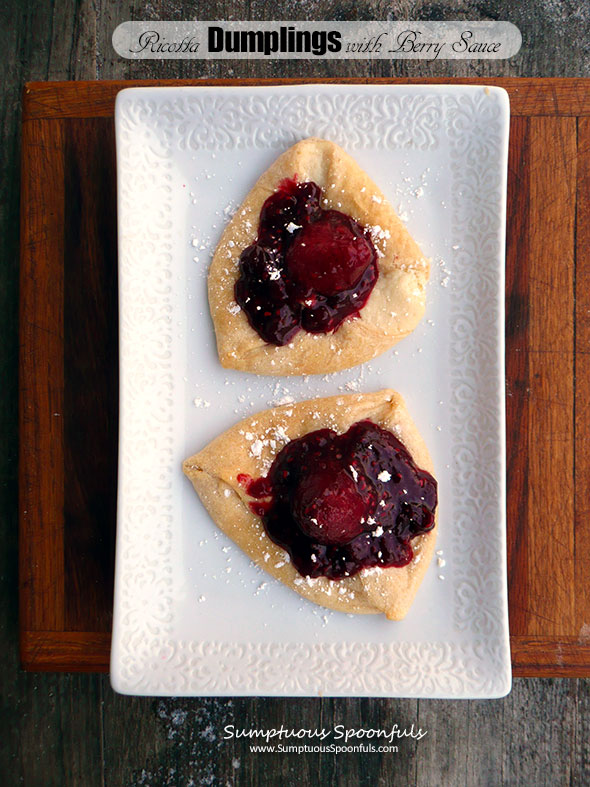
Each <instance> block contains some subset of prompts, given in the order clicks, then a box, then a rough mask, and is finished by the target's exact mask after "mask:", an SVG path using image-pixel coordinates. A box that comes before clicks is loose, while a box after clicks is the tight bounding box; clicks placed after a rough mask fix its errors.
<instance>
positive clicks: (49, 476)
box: [19, 79, 590, 676]
mask: <svg viewBox="0 0 590 787" xmlns="http://www.w3.org/2000/svg"><path fill="white" fill-rule="evenodd" d="M298 81H299V82H303V81H305V82H307V83H309V82H310V81H313V80H274V81H272V82H267V83H266V84H287V83H296V82H298ZM323 81H326V80H323ZM334 81H337V80H334ZM347 81H348V82H364V81H372V82H381V83H382V84H391V83H392V82H393V83H396V82H399V83H407V82H414V83H418V82H427V81H429V82H432V83H434V82H439V83H440V82H447V83H448V82H453V81H454V82H456V83H460V84H465V83H476V84H496V85H501V86H502V87H505V88H506V89H507V90H508V92H509V94H510V103H511V111H512V120H511V128H510V156H509V172H508V226H507V238H508V240H507V262H506V268H507V270H506V274H507V275H506V403H507V440H508V457H507V458H508V578H509V592H510V630H511V645H512V660H513V665H514V674H515V675H521V676H523V675H525V676H533V675H534V676H543V675H545V676H566V675H569V676H590V517H589V514H590V496H588V492H589V491H590V430H589V424H590V222H589V220H588V212H589V208H590V80H587V79H586V80H583V79H542V80H538V79H496V80H492V79H488V80H483V79H482V80H475V79H473V80H467V79H461V80H347ZM156 84H160V85H165V84H174V85H179V84H187V85H190V84H194V85H215V84H223V85H227V84H250V85H252V84H260V81H256V80H242V81H240V82H234V81H231V80H220V81H218V82H213V81H207V82H206V81H201V80H199V81H188V80H187V81H181V80H175V81H144V82H64V83H32V84H28V85H26V86H25V90H24V100H23V136H22V203H21V294H20V299H21V302H20V430H21V442H20V557H19V559H20V634H21V659H22V664H23V666H24V668H25V669H30V670H41V669H49V670H106V669H107V668H108V660H109V646H110V627H111V611H112V602H113V567H114V544H115V511H116V489H117V385H118V370H117V366H118V356H117V245H116V238H117V229H116V204H115V194H116V182H115V144H114V125H113V111H114V101H115V96H116V94H117V92H118V91H119V90H121V89H122V88H125V87H130V86H133V85H137V86H140V85H156Z"/></svg>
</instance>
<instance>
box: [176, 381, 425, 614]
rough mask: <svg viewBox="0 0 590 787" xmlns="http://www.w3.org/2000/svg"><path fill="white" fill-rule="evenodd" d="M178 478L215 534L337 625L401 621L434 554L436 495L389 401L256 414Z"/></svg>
mask: <svg viewBox="0 0 590 787" xmlns="http://www.w3.org/2000/svg"><path fill="white" fill-rule="evenodd" d="M183 470H184V473H185V474H186V475H187V477H188V478H189V479H190V481H191V482H192V484H193V487H194V489H195V490H196V492H197V493H198V495H199V497H200V498H201V500H202V502H203V504H204V505H205V507H206V509H207V510H208V512H209V514H210V515H211V517H212V518H213V520H214V522H215V523H216V525H217V526H218V527H219V528H220V529H221V530H222V531H223V532H224V533H226V534H227V535H228V536H229V537H230V538H231V539H232V540H233V541H234V542H235V543H236V544H237V545H238V546H239V547H240V548H241V549H242V550H243V551H244V552H245V553H246V554H247V555H248V556H249V557H250V558H251V559H252V560H253V561H254V562H255V563H256V565H258V566H259V567H260V568H262V569H264V570H265V571H267V572H268V573H269V574H271V575H272V576H273V577H276V578H277V579H279V580H280V581H281V582H283V583H284V584H285V585H287V586H288V587H290V588H291V589H292V590H294V591H295V592H296V593H299V594H300V595H301V596H303V597H304V598H306V599H309V600H310V601H312V602H314V603H316V604H319V605H321V606H323V607H328V608H330V609H334V610H339V611H342V612H347V613H357V614H371V613H384V614H385V615H386V616H387V617H388V618H389V619H391V620H400V619H402V618H403V617H404V616H405V615H406V613H407V612H408V610H409V608H410V606H411V604H412V601H413V599H414V596H415V595H416V592H417V590H418V587H419V585H420V583H421V582H422V579H423V577H424V575H425V572H426V570H427V568H428V565H429V563H430V561H431V559H432V556H433V553H434V546H435V540H436V529H437V523H436V509H437V486H436V481H435V479H434V477H433V476H432V462H431V459H430V455H429V453H428V450H427V447H426V445H425V443H424V440H423V439H422V437H421V436H420V434H419V432H418V430H417V428H416V426H415V424H414V423H413V421H412V419H411V418H410V415H409V413H408V411H407V408H406V406H405V404H404V401H403V400H402V398H401V396H400V395H399V394H397V393H396V392H395V391H392V390H389V389H386V390H383V391H379V392H377V393H368V394H350V395H346V396H334V397H328V398H325V399H313V400H310V401H304V402H300V403H298V404H289V405H283V406H281V407H276V408H273V409H270V410H265V411H263V412H260V413H257V414H255V415H253V416H251V417H249V418H246V419H245V420H243V421H240V422H239V423H237V424H236V425H235V426H233V427H231V428H230V429H228V430H227V431H226V432H224V433H223V434H222V435H220V436H219V437H217V438H216V439H215V440H213V442H211V443H210V444H209V445H208V446H206V447H205V448H203V449H202V450H201V451H199V452H198V453H196V454H194V456H191V457H189V458H188V459H186V460H185V462H184V464H183Z"/></svg>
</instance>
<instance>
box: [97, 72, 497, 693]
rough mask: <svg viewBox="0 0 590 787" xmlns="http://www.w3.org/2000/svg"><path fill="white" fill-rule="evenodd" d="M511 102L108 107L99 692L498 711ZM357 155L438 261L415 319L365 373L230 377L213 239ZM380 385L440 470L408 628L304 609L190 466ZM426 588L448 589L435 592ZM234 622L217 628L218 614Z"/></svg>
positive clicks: (200, 101)
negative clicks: (204, 494)
mask: <svg viewBox="0 0 590 787" xmlns="http://www.w3.org/2000/svg"><path fill="white" fill-rule="evenodd" d="M508 117H509V111H508V100H507V96H506V94H505V93H504V91H502V90H500V89H497V88H485V89H484V88H479V87H457V86H437V87H435V86H391V87H384V86H378V87H377V86H375V87H373V86H338V85H330V86H322V85H315V86H299V87H268V88H198V87H196V88H134V89H130V90H124V91H122V92H121V93H120V94H119V97H118V99H117V107H116V131H117V167H118V205H119V292H120V295H119V298H120V301H119V303H120V367H121V368H120V373H121V383H120V386H121V387H120V449H119V501H118V528H117V565H116V588H115V611H114V612H115V615H114V628H113V648H112V655H111V676H112V682H113V686H114V687H115V688H116V689H117V690H118V691H122V692H126V693H132V694H173V695H180V694H183V695H192V694H194V695H199V694H204V695H232V694H234V695H249V694H250V695H252V694H262V695H268V694H275V695H306V694H317V693H322V694H324V695H326V694H327V695H345V696H346V695H358V696H361V695H367V696H408V697H409V696H413V697H495V696H502V695H503V694H505V693H506V692H507V691H509V689H510V681H511V677H510V652H509V644H508V618H507V591H506V565H505V560H506V558H505V549H506V543H505V542H506V538H505V444H504V344H503V341H504V339H503V330H504V314H503V309H504V306H503V297H504V232H505V192H506V160H507V141H508ZM312 135H314V136H323V137H326V138H329V139H332V140H333V141H334V142H337V143H338V144H340V145H342V146H343V147H344V148H346V149H347V150H349V151H351V152H352V153H353V155H355V157H356V158H357V160H358V161H359V162H360V163H361V165H362V166H364V167H365V168H366V169H367V171H368V172H369V174H370V175H371V176H372V177H373V179H374V180H376V181H377V182H378V183H379V185H380V187H381V188H382V189H383V190H384V192H385V193H386V195H387V196H388V197H389V198H390V199H391V200H392V202H393V204H394V205H395V206H396V207H397V208H398V210H399V212H400V215H401V216H402V218H404V220H406V221H407V224H408V227H409V229H410V231H411V232H412V234H413V235H414V236H415V237H416V238H417V240H418V241H419V242H420V244H421V245H422V247H423V249H424V251H425V252H426V254H427V255H429V256H432V258H433V262H432V277H431V283H430V285H429V293H428V305H427V313H426V317H425V319H424V321H423V323H422V324H421V325H420V326H419V328H418V329H417V330H416V331H415V332H414V334H412V336H410V337H408V338H407V339H405V340H404V341H403V342H401V343H400V344H399V345H398V346H397V347H396V348H394V350H392V351H390V352H388V353H385V354H384V355H383V356H381V357H380V358H378V359H375V361H373V362H371V363H370V364H365V365H364V366H363V367H357V368H356V369H354V370H349V371H348V372H342V373H338V374H335V375H330V376H329V377H327V378H320V377H314V378H310V379H306V380H304V379H301V380H293V379H292V378H290V379H289V380H288V381H287V380H286V379H285V378H269V377H267V378H258V377H255V376H254V375H247V374H243V373H238V372H228V371H226V370H223V369H222V368H221V367H220V366H219V363H218V361H217V359H216V355H215V346H214V337H213V335H212V326H211V322H210V319H209V316H208V309H207V300H206V286H205V283H206V273H207V266H208V263H209V261H210V257H211V254H212V252H213V250H214V248H215V245H216V242H217V240H218V238H219V236H220V234H221V231H222V228H223V224H224V222H225V221H226V220H227V219H228V218H229V216H230V215H231V212H232V210H234V209H235V208H236V207H237V206H238V205H239V203H240V202H241V200H242V199H243V198H244V196H245V195H246V193H247V191H248V190H249V188H250V187H251V185H252V184H253V183H254V181H255V179H256V178H257V176H258V175H259V174H260V173H261V172H262V171H263V169H265V168H266V166H268V164H270V163H271V161H272V160H273V159H274V158H275V157H276V155H277V154H278V153H279V152H281V151H282V150H284V149H286V148H287V147H288V146H289V145H290V144H292V143H294V142H295V141H297V140H299V139H302V138H304V137H307V136H312ZM380 387H393V388H396V389H397V390H399V391H400V392H401V393H402V394H403V395H404V397H405V398H406V400H407V402H408V405H409V408H410V412H411V413H412V415H413V417H414V418H415V420H416V422H417V424H418V426H419V428H420V431H421V432H422V433H423V435H424V436H425V438H426V440H427V443H428V445H429V447H430V449H431V453H432V455H433V459H434V462H435V468H436V473H437V477H438V478H439V482H440V489H441V506H440V518H439V523H440V536H439V546H440V548H441V550H442V555H439V556H438V558H440V559H435V561H434V565H433V566H431V568H430V569H429V573H428V575H427V578H426V579H425V581H424V583H423V585H422V587H421V588H420V591H419V594H418V597H417V599H416V602H415V603H414V607H413V608H412V610H411V611H410V613H409V615H408V618H407V619H406V620H405V621H403V622H401V623H390V622H387V621H384V620H381V619H380V617H381V616H367V617H362V618H352V617H351V616H346V615H342V614H340V613H333V612H327V611H324V610H322V609H320V608H314V607H313V605H311V604H309V603H308V602H305V601H303V600H301V599H300V598H299V597H297V596H296V595H295V594H293V593H292V592H291V591H289V590H288V589H287V588H284V587H283V586H281V585H280V584H279V583H277V582H276V581H274V580H272V579H270V578H269V577H267V576H265V575H263V574H262V573H261V572H260V571H259V570H258V569H256V568H255V567H254V566H253V565H252V564H251V563H250V562H249V561H248V560H247V559H246V558H245V557H244V556H243V555H241V553H239V551H238V550H237V548H235V547H233V546H232V545H231V543H230V542H229V541H227V539H225V537H224V536H222V535H221V534H218V533H216V532H215V528H214V526H213V525H212V523H211V522H210V520H209V518H208V516H207V514H206V512H205V511H204V509H203V508H202V507H201V506H200V503H199V501H198V500H197V499H196V496H195V495H194V492H193V491H192V489H188V488H187V487H188V486H190V485H189V484H188V482H186V479H184V478H183V477H182V473H181V470H180V462H181V460H182V459H183V458H184V457H185V456H187V455H189V454H191V453H194V452H195V451H196V450H198V449H199V448H200V447H202V446H203V445H204V444H205V443H206V442H208V440H210V439H211V438H212V437H214V436H215V435H216V434H218V433H219V432H221V431H223V429H225V428H227V427H228V426H229V425H231V424H232V423H233V422H235V421H236V420H238V419H239V418H241V417H244V416H246V415H247V414H250V413H253V412H256V411H257V410H260V409H264V408H265V407H267V406H270V405H272V404H276V403H278V401H280V399H281V398H282V399H284V398H285V397H291V398H293V399H295V400H300V399H304V398H309V396H310V395H311V396H315V395H329V394H333V393H337V392H339V391H342V392H349V391H351V390H376V389H377V388H380ZM441 577H443V578H442V579H441ZM228 610H229V611H228Z"/></svg>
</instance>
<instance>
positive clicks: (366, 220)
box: [208, 138, 429, 375]
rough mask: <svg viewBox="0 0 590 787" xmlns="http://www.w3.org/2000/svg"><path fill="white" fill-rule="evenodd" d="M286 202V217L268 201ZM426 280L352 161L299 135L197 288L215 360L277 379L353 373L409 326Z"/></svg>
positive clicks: (239, 215)
mask: <svg viewBox="0 0 590 787" xmlns="http://www.w3.org/2000/svg"><path fill="white" fill-rule="evenodd" d="M305 184H310V185H309V188H307V186H306V187H305V188H303V187H304V186H305ZM311 184H315V186H313V185H311ZM316 187H319V190H318V189H317V188H316ZM312 192H313V193H312ZM310 194H311V197H310ZM271 195H275V199H274V202H273V204H272V205H271V206H270V208H269V207H268V206H269V203H268V199H269V198H270V197H271ZM277 195H278V196H277ZM293 195H295V198H296V199H297V200H299V201H298V202H297V206H296V207H294V208H293V211H294V213H289V211H290V210H291V208H288V209H287V210H286V212H285V209H284V205H283V206H282V207H281V206H279V205H278V203H277V199H278V198H279V197H280V198H282V197H284V198H285V200H286V202H285V204H286V203H287V202H288V201H289V200H292V198H293ZM310 199H311V200H313V199H315V200H316V207H315V208H314V207H311V208H310V207H309V206H310V204H311V203H310ZM306 200H307V202H306ZM279 201H280V200H279ZM281 205H282V203H281ZM317 205H319V209H318V208H317ZM263 208H264V212H263V222H262V224H261V210H262V209H263ZM271 208H272V210H271ZM273 210H274V213H273ZM306 211H307V213H306ZM270 214H272V215H270ZM312 214H313V215H312ZM281 215H283V217H284V223H283V225H282V226H281V228H280V229H279V230H277V231H276V232H275V233H274V234H273V230H276V221H277V217H278V218H279V219H280V217H281ZM265 222H266V223H265ZM273 222H274V224H273ZM311 225H313V226H311ZM277 233H278V235H277ZM277 238H278V240H277ZM269 239H270V240H269ZM273 244H274V245H273ZM261 248H262V251H261ZM247 249H249V251H248V253H247V257H248V259H247V260H246V261H245V258H244V257H243V256H242V260H241V259H240V257H241V255H242V254H243V253H244V252H245V250H247ZM318 250H319V251H318ZM428 275H429V266H428V262H427V261H426V259H425V258H424V256H423V254H422V252H421V251H420V249H419V248H418V246H417V244H416V243H415V242H414V240H413V239H412V237H411V236H410V234H409V233H408V231H407V229H406V228H405V226H404V225H403V224H402V222H401V220H400V219H399V218H398V216H397V215H396V213H395V211H394V209H393V208H392V206H391V205H390V204H389V203H388V202H387V200H386V199H385V197H384V195H383V194H382V192H381V191H380V190H379V188H378V187H377V186H376V185H375V184H374V183H373V181H372V180H371V179H370V178H369V177H368V175H367V174H366V173H365V172H364V171H363V170H362V169H361V168H360V167H359V165H358V164H357V163H356V162H355V161H354V159H352V158H351V157H350V156H349V155H348V154H347V153H345V151H344V150H342V148H340V147H338V145H335V144H334V143H332V142H329V141H327V140H323V139H315V138H310V139H305V140H303V141H301V142H298V143H297V144H296V145H294V146H293V147H291V148H289V150H287V151H286V152H285V153H283V154H282V155H281V156H279V158H278V159H277V160H276V161H275V162H274V164H272V166H271V167H270V168H269V169H268V170H267V171H266V172H265V173H264V174H263V175H262V176H261V177H260V179H259V180H258V182H257V183H256V185H255V186H254V187H253V189H252V190H251V191H250V193H249V194H248V196H247V197H246V199H245V200H244V202H243V204H242V205H241V206H240V208H238V210H237V211H236V213H235V215H234V217H233V218H232V220H231V221H230V223H229V224H228V226H227V227H226V229H225V231H224V233H223V235H222V237H221V240H220V242H219V245H218V246H217V249H216V251H215V254H214V257H213V261H212V264H211V269H210V272H209V279H208V289H209V303H210V308H211V314H212V317H213V323H214V326H215V333H216V337H217V349H218V353H219V358H220V360H221V363H222V365H223V366H225V367H227V368H231V369H241V370H244V371H250V372H256V373H258V374H276V375H296V374H325V373H327V372H335V371H339V370H341V369H347V368H349V367H351V366H356V365H357V364H360V363H363V362H364V361H367V360H370V359H371V358H374V357H375V356H377V355H379V354H380V353H382V352H384V351H385V350H387V349H388V348H389V347H391V346H392V345H394V344H395V343H396V342H398V341H399V340H400V339H401V338H403V337H404V336H406V335H407V334H408V333H410V332H411V331H412V330H413V329H414V328H415V327H416V325H417V323H418V322H419V320H420V319H421V317H422V315H423V313H424V308H425V287H426V282H427V280H428ZM238 280H240V283H239V284H238V287H237V288H236V283H237V282H238ZM367 296H368V297H367ZM355 298H357V299H358V300H356V301H355V300H354V299H355ZM355 303H362V304H364V305H362V308H360V309H356V310H355ZM326 315H328V316H326ZM253 326H254V327H253Z"/></svg>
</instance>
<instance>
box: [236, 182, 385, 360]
mask: <svg viewBox="0 0 590 787" xmlns="http://www.w3.org/2000/svg"><path fill="white" fill-rule="evenodd" d="M321 201H322V190H321V188H320V187H319V186H318V185H317V184H316V183H313V182H311V181H308V182H306V183H298V182H297V176H295V177H294V178H293V179H290V178H285V180H283V181H281V183H280V184H279V188H278V189H277V191H275V192H274V194H271V196H270V197H269V198H268V199H267V200H266V202H265V203H264V205H263V206H262V210H261V211H260V222H259V225H258V237H257V238H256V240H255V242H254V243H252V244H251V245H250V246H248V247H247V248H245V249H244V251H243V252H242V253H241V255H240V263H239V277H238V280H237V282H236V286H235V291H234V295H235V299H236V302H237V303H238V304H239V305H240V307H241V308H242V309H243V310H244V312H245V313H246V316H247V317H248V322H249V323H250V325H251V326H252V328H253V329H254V330H255V331H256V332H257V333H258V335H259V336H260V337H261V338H262V339H264V340H265V341H266V342H268V343H269V344H275V345H278V346H283V345H284V344H288V343H289V342H290V341H291V339H292V338H293V337H294V336H295V334H296V333H297V332H298V331H299V330H301V329H302V328H303V329H304V330H305V331H308V332H309V333H328V332H329V331H334V330H336V329H337V328H338V327H339V326H340V325H341V324H342V323H343V322H344V320H345V319H346V318H347V317H353V316H358V313H359V311H360V309H362V308H363V306H364V305H365V303H366V302H367V299H368V298H369V295H370V294H371V290H372V289H373V287H374V286H375V282H376V281H377V277H378V271H377V252H376V250H375V247H374V245H373V241H372V240H371V235H370V233H369V232H368V231H367V230H365V228H364V227H362V226H361V225H360V224H359V223H358V222H356V221H355V220H354V219H353V218H351V217H350V216H347V215H346V214H345V213H341V212H340V211H338V210H324V209H323V208H322V207H321Z"/></svg>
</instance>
